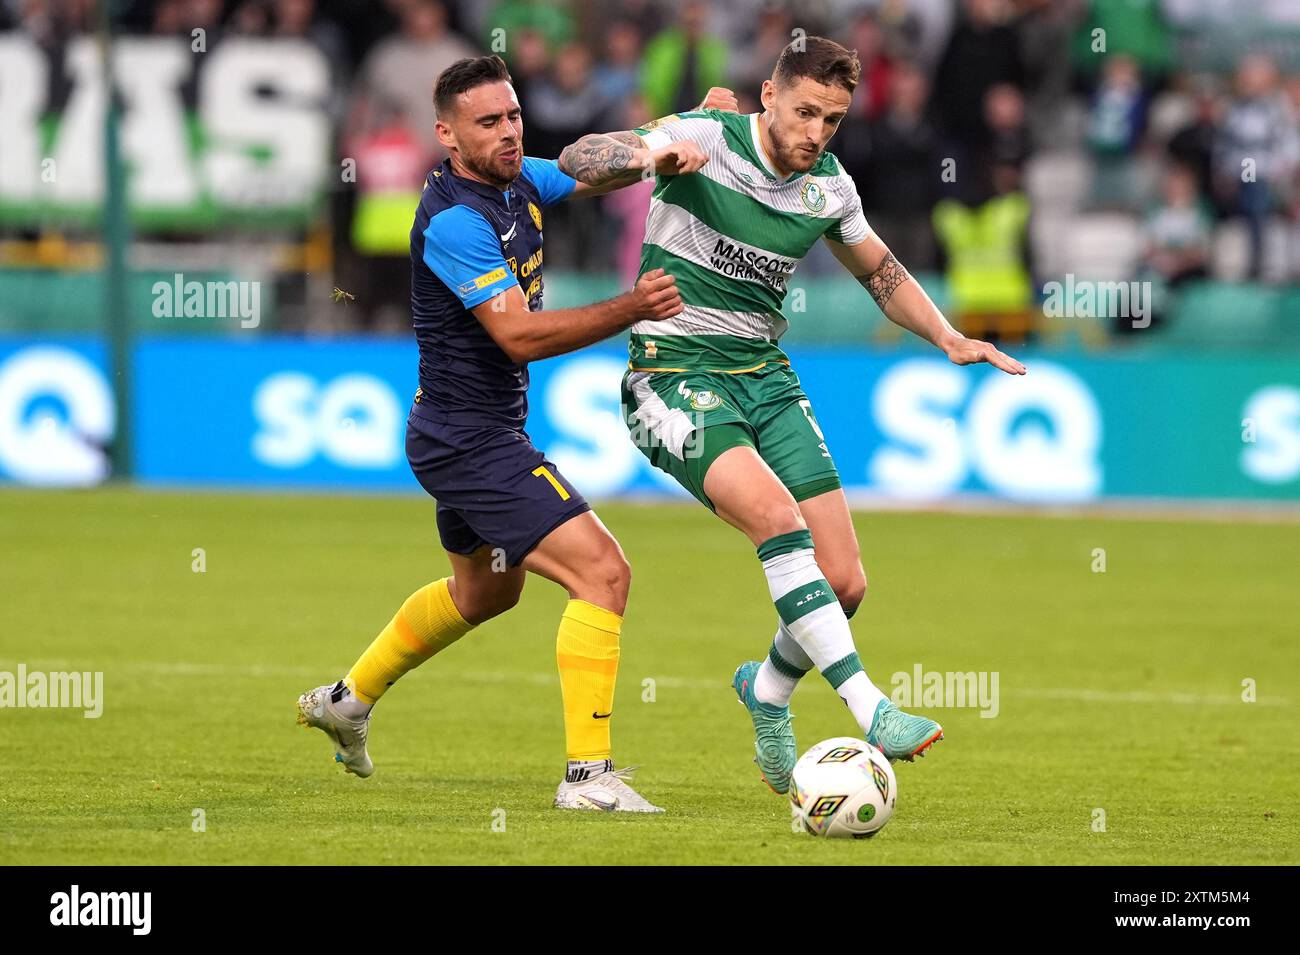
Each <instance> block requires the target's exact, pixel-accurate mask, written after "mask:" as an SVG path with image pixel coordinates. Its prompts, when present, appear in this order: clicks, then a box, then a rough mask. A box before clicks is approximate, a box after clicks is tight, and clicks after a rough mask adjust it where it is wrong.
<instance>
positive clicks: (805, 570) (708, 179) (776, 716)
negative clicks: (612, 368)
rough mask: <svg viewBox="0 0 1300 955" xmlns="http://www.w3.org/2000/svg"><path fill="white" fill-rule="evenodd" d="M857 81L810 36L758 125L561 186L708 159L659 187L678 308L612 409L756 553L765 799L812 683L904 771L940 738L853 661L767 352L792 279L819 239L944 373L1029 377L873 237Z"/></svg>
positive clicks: (660, 233) (779, 67) (658, 135)
mask: <svg viewBox="0 0 1300 955" xmlns="http://www.w3.org/2000/svg"><path fill="white" fill-rule="evenodd" d="M859 71H860V68H859V64H858V58H857V54H856V53H854V52H852V51H849V50H846V49H845V48H844V47H842V46H840V45H839V44H838V43H834V42H832V41H830V40H827V39H823V38H821V37H805V38H802V39H801V40H796V41H795V42H794V43H791V44H790V45H789V46H787V47H786V48H785V50H783V51H782V53H781V56H780V58H779V59H778V61H777V64H776V67H775V69H774V70H773V73H772V78H771V79H770V80H764V82H763V92H762V104H763V112H761V113H756V114H754V115H749V116H743V115H739V114H737V113H733V112H727V111H723V110H718V109H705V110H702V111H700V112H696V113H686V114H682V115H680V116H670V117H667V118H666V119H663V120H659V121H656V122H655V123H651V124H649V125H648V126H646V127H643V128H642V129H640V130H635V131H629V132H619V133H609V134H595V135H592V136H586V137H583V138H582V139H580V140H579V141H578V142H576V143H574V144H573V145H572V146H570V147H568V148H567V149H566V150H565V151H564V153H563V154H562V155H561V156H560V167H561V169H563V170H564V171H565V172H567V173H569V174H570V175H571V176H574V177H575V178H577V179H579V180H581V181H583V182H588V183H600V182H603V181H605V179H606V178H607V177H609V176H613V175H617V174H619V173H620V172H621V170H623V169H624V168H626V163H627V159H628V157H629V156H630V155H631V151H632V150H633V149H634V148H635V147H636V146H638V145H642V144H644V145H646V146H650V147H652V148H653V147H656V146H658V145H660V144H662V143H667V142H673V141H677V140H680V139H691V140H694V141H695V142H696V143H698V144H699V145H700V146H701V148H703V149H704V150H705V152H706V154H707V155H708V157H709V161H708V162H707V164H706V165H705V166H704V167H703V169H702V170H701V171H700V172H699V173H698V174H696V175H694V176H678V177H660V178H658V179H657V181H656V185H655V190H654V194H653V199H652V201H651V206H650V214H649V217H648V219H647V220H646V238H645V245H644V246H643V247H642V253H641V271H642V272H645V271H647V270H650V269H654V268H659V267H663V268H665V269H667V270H668V271H669V272H671V273H672V274H674V275H675V276H676V277H677V287H678V289H679V291H680V293H681V297H682V302H683V306H684V307H683V310H682V312H681V313H680V314H679V315H676V316H674V317H673V318H671V319H668V320H666V321H651V322H639V323H637V324H635V325H633V326H632V329H631V331H632V339H631V345H630V351H631V361H630V362H629V370H628V372H627V375H626V377H625V378H624V382H623V402H624V409H625V416H626V422H627V425H628V428H629V430H630V431H631V432H632V435H633V440H634V441H635V442H636V443H637V445H638V447H639V448H640V449H641V450H642V452H643V453H644V454H645V455H646V456H647V457H648V458H649V459H650V460H651V462H653V463H654V464H655V466H656V467H659V468H661V469H662V470H664V471H666V472H668V473H669V474H671V475H672V476H673V477H674V478H676V479H677V480H678V481H679V482H680V483H681V484H682V485H683V486H684V487H686V488H687V489H688V490H689V491H690V492H691V493H692V494H694V495H695V497H697V498H698V499H699V500H700V501H701V502H702V503H703V504H704V505H705V506H707V507H709V508H710V509H711V510H713V511H714V512H715V513H716V514H717V515H718V516H719V517H720V518H722V519H723V520H724V521H726V522H727V523H729V524H731V525H733V526H735V527H736V528H738V529H739V530H740V531H742V532H743V533H744V534H745V535H746V536H748V537H749V539H750V540H751V541H752V542H753V543H754V545H755V546H756V547H757V548H758V556H759V559H760V560H761V561H762V564H763V570H764V573H765V574H766V576H767V582H768V588H769V591H770V592H771V595H772V600H773V602H774V603H775V605H776V609H777V613H778V617H779V620H780V626H779V628H778V630H777V633H776V636H775V638H774V640H773V642H772V646H771V649H770V650H769V651H768V655H767V659H766V660H764V661H763V662H762V663H761V664H760V663H758V662H756V661H750V662H747V663H742V664H741V665H740V667H739V668H738V669H737V670H736V674H735V677H734V681H733V682H734V685H735V689H736V693H737V695H738V696H739V697H740V700H741V702H743V703H744V704H745V706H746V707H747V708H748V710H749V713H750V716H751V717H752V719H753V722H754V728H755V733H756V736H757V742H756V746H755V749H756V752H757V762H758V764H759V768H760V769H761V770H762V773H763V777H764V779H765V780H766V781H767V783H768V784H769V785H770V786H771V787H772V788H773V789H775V790H776V791H777V792H786V791H787V790H788V788H789V785H790V772H791V770H792V769H793V767H794V764H795V761H796V758H797V751H796V749H795V741H794V733H793V731H792V729H791V727H790V711H789V702H790V696H791V694H792V693H793V692H794V687H795V685H796V684H797V683H798V681H799V679H800V678H801V677H802V676H803V675H804V674H805V673H807V672H808V671H809V670H811V669H813V668H816V669H817V670H818V671H819V672H820V673H821V674H822V676H824V677H825V678H826V679H827V681H828V682H829V683H830V684H831V686H832V687H833V688H834V689H835V691H836V692H837V693H838V694H839V696H840V697H841V698H842V699H843V700H844V702H845V703H846V704H848V707H849V709H850V710H851V712H852V713H853V716H854V718H855V719H856V720H857V721H858V724H859V725H860V726H861V728H862V733H863V736H864V737H865V738H866V740H867V741H868V742H869V743H871V744H872V745H874V746H877V747H879V748H880V749H881V750H882V751H883V752H884V753H885V755H886V756H888V757H890V758H891V759H909V760H910V759H912V758H913V757H914V756H916V755H918V754H921V753H923V752H924V751H925V750H926V749H927V748H928V747H929V746H930V745H931V744H933V743H934V742H935V741H936V740H939V739H941V738H942V735H943V730H942V728H941V727H940V726H939V724H938V723H936V722H934V721H933V720H930V719H926V718H925V717H923V716H917V715H912V714H908V713H904V712H903V711H901V710H899V709H898V708H897V707H896V706H895V705H894V704H893V703H892V702H891V701H889V700H888V699H887V698H886V697H885V695H884V694H883V693H882V692H881V691H880V690H879V689H878V688H877V687H876V686H875V685H874V684H873V683H872V682H871V680H870V679H869V678H868V676H867V674H866V673H865V672H864V671H863V668H862V664H861V662H860V660H859V658H858V654H857V652H856V650H855V649H854V644H853V635H852V633H851V631H850V629H849V622H848V620H849V617H851V616H852V615H853V613H854V611H856V610H857V608H858V605H859V604H860V603H861V601H862V598H863V596H864V595H865V592H866V576H865V574H864V573H863V570H862V563H861V558H860V556H859V552H858V541H857V537H856V535H855V534H854V530H853V524H852V522H851V520H850V517H849V509H848V504H847V501H846V500H845V497H844V492H843V490H842V489H841V487H840V479H839V475H838V473H837V472H836V470H835V465H834V463H833V462H832V461H831V455H830V450H829V449H828V448H827V445H826V441H825V438H824V437H823V435H822V432H821V429H820V427H818V425H817V420H816V418H815V417H814V415H813V411H812V405H811V403H810V402H809V400H808V398H807V396H806V395H805V394H804V392H803V390H802V389H801V387H800V385H799V378H798V376H797V375H796V374H795V373H794V371H793V369H791V367H790V361H789V359H788V358H786V356H785V354H784V353H783V352H782V351H781V349H780V348H779V347H778V345H777V340H778V339H779V338H780V337H781V334H782V333H783V332H784V331H785V328H786V321H785V319H784V318H783V317H782V315H781V312H780V308H781V302H782V300H783V299H784V298H785V294H786V290H787V288H788V285H789V282H790V277H791V276H792V275H793V273H794V270H795V267H796V266H797V265H798V263H799V261H800V260H801V259H802V258H803V257H804V256H805V255H806V254H807V253H808V250H809V249H810V248H811V247H812V245H813V243H814V242H816V241H817V240H818V239H822V240H824V241H826V242H827V243H828V245H829V246H830V248H831V251H832V252H833V253H834V254H835V256H836V258H837V259H838V260H839V261H840V262H841V264H843V265H844V267H845V268H847V269H848V270H849V272H851V273H852V274H853V275H854V276H855V277H856V278H857V279H858V281H859V282H860V283H861V284H862V286H863V288H864V289H865V290H866V291H867V292H868V293H869V294H870V295H871V297H872V298H873V299H874V300H875V302H876V304H877V305H878V306H880V308H881V309H882V310H883V311H884V313H885V315H886V316H888V317H889V318H890V319H891V320H892V321H894V322H896V323H897V324H899V325H901V326H902V327H904V328H906V329H908V330H909V331H911V332H913V333H915V334H917V335H919V336H921V337H922V338H924V339H926V340H927V341H929V342H931V343H932V344H934V345H935V346H937V347H938V348H940V349H942V350H943V351H944V353H945V354H946V355H947V356H948V358H949V359H951V360H952V361H953V362H955V363H956V364H959V365H966V364H971V363H973V362H989V363H990V364H992V365H994V366H995V367H997V368H1000V369H1001V370H1002V371H1005V372H1007V373H1008V374H1013V375H1020V374H1024V371H1025V369H1024V366H1023V365H1021V364H1020V362H1018V361H1016V360H1015V359H1013V358H1011V357H1009V356H1007V355H1004V354H1003V353H1002V352H1000V351H998V350H997V349H996V348H994V347H993V346H992V345H990V344H988V343H987V342H980V341H974V340H972V339H968V338H965V337H964V336H962V335H961V334H959V333H958V332H957V331H956V330H955V329H954V328H953V327H952V326H951V325H950V324H948V322H947V321H946V320H945V319H944V317H943V315H942V314H941V313H940V312H939V310H938V309H937V308H935V306H934V303H933V302H931V301H930V299H929V297H928V296H927V295H926V294H925V292H924V291H923V290H922V289H921V286H920V285H919V284H917V283H916V282H915V281H914V280H912V278H911V276H909V275H908V273H907V270H906V269H904V268H903V266H902V265H901V264H899V262H898V260H897V259H895V258H894V256H893V255H892V254H891V253H890V251H889V249H888V248H887V247H886V246H885V244H884V243H883V242H882V241H881V240H880V238H879V237H878V236H877V235H876V234H875V233H874V232H872V231H871V229H870V227H869V226H868V225H867V222H866V219H865V218H864V217H863V214H862V205H861V202H860V201H859V199H858V194H857V189H856V188H855V187H854V184H853V181H852V179H850V178H849V177H848V176H847V175H846V174H845V173H844V171H843V168H842V167H841V166H840V164H839V162H838V161H837V160H836V158H835V157H834V156H833V155H832V154H830V153H829V152H826V145H827V143H828V142H829V140H830V138H831V136H832V135H834V133H835V130H836V128H837V127H838V125H839V123H840V121H841V120H843V118H844V116H845V114H846V113H847V112H848V109H849V104H850V102H851V100H852V96H853V89H854V87H855V86H856V84H857V81H858V77H859ZM711 101H713V102H716V101H717V99H716V98H712V99H711Z"/></svg>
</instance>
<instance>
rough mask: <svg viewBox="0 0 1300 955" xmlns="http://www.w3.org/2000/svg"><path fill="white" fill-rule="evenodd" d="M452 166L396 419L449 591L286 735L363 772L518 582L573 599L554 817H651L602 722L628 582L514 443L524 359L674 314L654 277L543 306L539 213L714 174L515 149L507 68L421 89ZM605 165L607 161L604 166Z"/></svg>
mask: <svg viewBox="0 0 1300 955" xmlns="http://www.w3.org/2000/svg"><path fill="white" fill-rule="evenodd" d="M434 105H435V107H436V109H437V115H438V121H437V134H438V139H439V141H440V142H441V143H442V144H443V146H444V147H445V148H446V150H447V153H448V158H447V160H446V161H445V162H443V164H442V165H441V166H440V167H439V168H437V169H435V170H433V171H432V172H430V173H429V175H428V177H427V179H426V181H425V186H424V193H423V196H422V198H421V200H420V205H419V208H418V209H417V210H416V214H415V223H414V225H413V227H412V229H411V311H412V320H413V323H414V326H415V334H416V338H417V340H418V342H419V346H420V374H419V382H420V385H419V389H418V390H417V391H416V394H415V401H414V404H413V405H412V408H411V414H410V417H409V419H408V422H407V431H406V452H407V458H408V460H409V461H410V464H411V469H412V470H413V471H414V473H415V476H416V477H417V478H418V479H419V481H420V483H421V484H422V485H423V486H424V488H425V490H426V491H428V492H429V494H430V495H432V496H433V497H434V498H435V499H436V500H437V525H438V532H439V535H440V537H441V540H442V546H443V547H444V548H445V549H446V551H447V556H448V558H449V559H450V561H451V567H452V575H451V576H450V577H447V578H444V579H442V580H438V581H435V582H434V583H431V584H429V585H427V586H425V587H423V588H421V589H420V590H418V591H416V592H415V593H414V594H412V595H411V596H410V597H409V598H408V599H407V600H406V602H405V603H404V604H403V605H402V607H401V609H400V610H398V612H397V614H396V615H395V616H394V617H393V619H392V620H391V621H390V622H389V624H388V625H387V626H386V627H385V628H384V630H383V631H382V632H381V633H380V634H379V636H378V637H376V638H375V640H374V642H373V643H372V644H371V645H370V647H369V648H368V649H367V650H366V651H365V653H363V654H362V656H361V657H360V659H358V660H357V662H356V664H355V665H354V666H353V667H352V669H351V670H350V671H349V672H348V674H347V676H346V677H344V678H343V679H342V680H339V681H338V682H336V683H334V684H333V685H326V686H321V687H317V688H316V689H315V690H311V691H309V692H307V693H304V694H303V695H302V697H300V698H299V701H298V707H299V722H300V723H303V724H304V725H307V726H315V727H317V728H319V729H322V730H324V731H325V732H326V733H327V734H328V735H329V736H330V737H331V739H332V740H333V741H334V744H335V757H334V758H335V759H336V760H337V761H338V762H340V763H342V764H343V766H344V768H345V769H346V770H347V771H348V772H351V773H355V774H356V775H358V776H369V775H370V774H371V772H373V768H374V767H373V764H372V763H371V760H370V757H369V755H368V754H367V752H366V737H367V732H368V729H369V720H370V711H371V708H372V707H373V706H374V704H375V702H376V701H377V700H378V699H379V697H380V696H382V695H383V693H384V692H385V690H386V689H387V688H388V687H389V686H392V684H393V683H394V682H395V681H396V680H397V679H398V677H400V676H401V675H402V674H403V673H406V672H407V671H408V670H410V669H412V668H413V667H415V666H418V665H419V664H420V663H422V662H423V661H424V660H427V659H428V658H429V657H431V656H433V655H434V654H435V653H437V652H438V651H439V650H442V649H444V648H445V647H447V646H448V645H450V644H451V643H453V642H454V641H456V640H457V639H459V638H460V637H462V636H463V635H464V634H465V633H467V632H468V631H469V630H471V629H472V628H473V627H475V626H476V625H478V624H480V623H482V622H484V621H485V620H489V619H491V618H492V617H495V616H497V615H499V614H501V613H504V612H505V611H507V610H509V609H510V608H511V607H513V606H514V605H515V604H516V603H517V602H518V600H519V595H520V592H521V591H522V590H523V586H524V580H525V576H526V574H527V572H529V571H531V572H533V573H535V574H539V575H541V576H542V577H545V578H547V579H548V580H553V581H555V582H556V583H558V584H559V585H560V586H562V587H564V588H565V589H566V590H567V591H568V593H569V598H570V599H569V603H568V605H567V607H566V608H565V611H564V615H563V617H562V618H561V621H560V627H559V635H558V638H557V643H556V658H557V663H558V665H559V670H560V683H561V689H562V692H563V697H564V723H565V736H566V749H567V755H568V763H567V767H566V771H565V778H564V782H562V783H561V784H560V787H559V790H558V792H557V794H556V800H555V804H556V805H557V806H559V807H561V808H570V809H601V810H617V811H627V812H657V811H660V810H658V808H657V807H655V806H653V805H651V804H650V803H649V802H648V801H647V800H645V799H644V798H643V797H641V796H640V795H639V794H638V793H636V792H635V791H634V790H633V789H632V788H631V787H630V786H628V785H627V783H626V781H625V780H626V778H627V775H626V771H624V770H615V769H614V766H613V761H612V759H611V746H610V716H611V714H612V712H613V702H614V683H615V678H616V676H617V671H618V658H619V637H620V631H621V629H622V622H623V616H622V615H623V611H624V608H625V606H626V603H627V595H628V586H629V583H630V579H631V572H630V568H629V567H628V563H627V560H626V559H625V558H624V556H623V551H622V549H621V548H620V547H619V545H618V542H617V541H616V540H615V539H614V537H613V536H612V535H611V534H610V533H609V531H608V530H606V529H605V526H604V525H603V524H602V523H601V522H600V519H599V518H598V517H596V515H595V514H594V513H593V512H592V510H591V507H590V506H589V505H588V504H587V502H586V501H585V500H584V499H583V497H582V495H581V494H580V493H579V492H578V490H577V489H576V488H575V487H574V486H573V485H572V484H570V483H569V481H568V480H567V479H566V478H565V477H564V475H563V474H561V473H560V471H559V469H558V468H557V467H556V466H555V465H554V464H553V463H551V462H550V461H548V460H547V459H546V457H545V455H543V454H542V453H541V451H539V450H538V449H537V448H535V447H534V446H533V444H532V442H531V441H530V440H529V438H528V435H527V433H525V431H524V424H525V421H526V419H527V415H528V394H527V393H528V362H530V361H533V360H536V359H541V358H547V357H550V356H552V355H559V354H563V353H565V352H570V351H574V350H575V349H578V348H582V347H583V346H586V345H590V344H592V343H594V342H598V341H600V340H602V339H604V338H607V337H609V336H610V335H613V334H615V333H617V332H620V331H623V330H624V329H626V328H627V327H628V326H630V325H631V324H633V323H634V322H637V321H640V320H663V319H667V318H670V317H672V316H674V315H676V314H678V313H679V312H680V311H681V308H682V305H681V298H680V296H679V295H678V293H677V289H676V285H675V280H674V279H673V277H672V276H671V275H665V274H664V271H663V269H656V270H654V271H652V272H648V273H646V274H645V275H643V276H642V277H641V278H640V280H639V281H638V282H637V284H636V287H635V288H634V289H632V291H630V292H627V293H625V294H623V295H619V296H618V297H616V298H613V299H610V300H609V301H606V302H600V303H597V304H594V305H589V306H585V307H582V308H569V309H558V310H553V311H544V310H543V309H542V288H543V281H542V271H543V256H542V222H543V219H542V209H543V208H544V207H545V206H548V205H551V204H553V203H556V202H560V201H562V200H564V199H569V198H575V197H579V196H584V195H588V196H589V195H598V194H600V193H603V192H608V191H610V190H612V189H615V188H619V187H621V186H626V185H630V184H631V183H634V182H636V181H638V180H639V179H640V178H641V176H642V172H643V170H644V171H646V175H647V176H648V175H649V174H650V173H651V172H653V173H655V174H659V175H678V174H680V175H685V174H689V173H693V172H695V171H696V170H698V169H699V168H700V167H701V166H703V165H704V163H705V162H706V161H707V159H706V157H705V155H704V153H703V152H702V151H701V150H700V149H699V147H698V146H697V145H696V144H695V143H693V142H689V141H685V142H675V143H672V144H669V145H667V146H663V147H660V148H657V149H644V148H636V149H630V150H629V149H626V148H624V147H617V148H618V149H619V150H620V154H619V156H618V157H616V158H615V160H614V162H615V164H617V165H618V166H619V169H618V170H615V172H614V174H613V175H611V176H606V178H605V179H604V180H603V182H602V184H601V185H599V186H592V185H588V184H586V183H580V182H578V181H577V180H575V179H572V178H570V177H569V176H568V175H566V174H565V173H563V172H561V171H560V170H559V168H558V167H557V165H556V164H555V162H553V161H549V160H542V159H535V158H532V157H526V156H525V155H524V153H523V119H522V114H521V110H520V107H519V101H518V99H517V98H516V96H515V92H514V88H513V86H512V85H511V82H510V75H509V73H508V72H507V70H506V65H505V63H504V62H503V61H502V60H501V59H500V58H499V57H496V56H484V57H477V58H471V59H466V60H461V61H459V62H457V63H455V64H453V65H452V66H450V67H448V69H447V70H445V71H444V72H443V73H442V74H441V75H440V76H439V78H438V81H437V85H436V87H435V90H434ZM606 165H607V166H608V165H609V163H606Z"/></svg>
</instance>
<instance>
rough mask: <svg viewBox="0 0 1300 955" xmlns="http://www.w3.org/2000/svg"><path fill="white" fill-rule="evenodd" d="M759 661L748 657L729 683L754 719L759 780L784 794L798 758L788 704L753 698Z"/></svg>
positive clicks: (787, 789)
mask: <svg viewBox="0 0 1300 955" xmlns="http://www.w3.org/2000/svg"><path fill="white" fill-rule="evenodd" d="M760 665H761V664H759V663H758V661H756V660H750V661H748V662H746V663H742V664H741V665H740V666H738V667H736V675H735V676H733V677H732V678H731V685H732V687H733V688H734V689H735V691H736V696H737V697H738V698H739V699H740V702H741V703H744V704H745V709H747V710H749V716H750V719H752V720H753V721H754V752H755V753H756V754H757V755H756V756H755V757H754V762H756V763H758V769H759V772H761V773H762V774H763V782H765V783H767V786H768V788H769V789H771V790H772V792H774V793H778V794H780V795H785V794H786V793H787V792H789V791H790V773H791V772H792V771H793V770H794V764H795V761H796V760H797V759H798V758H799V754H798V752H797V751H796V750H795V745H794V730H793V729H791V727H790V721H791V720H792V719H794V717H792V716H791V715H790V707H788V706H775V705H774V704H771V703H760V702H759V701H758V700H757V699H755V698H754V677H756V676H757V675H758V668H759V666H760Z"/></svg>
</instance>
